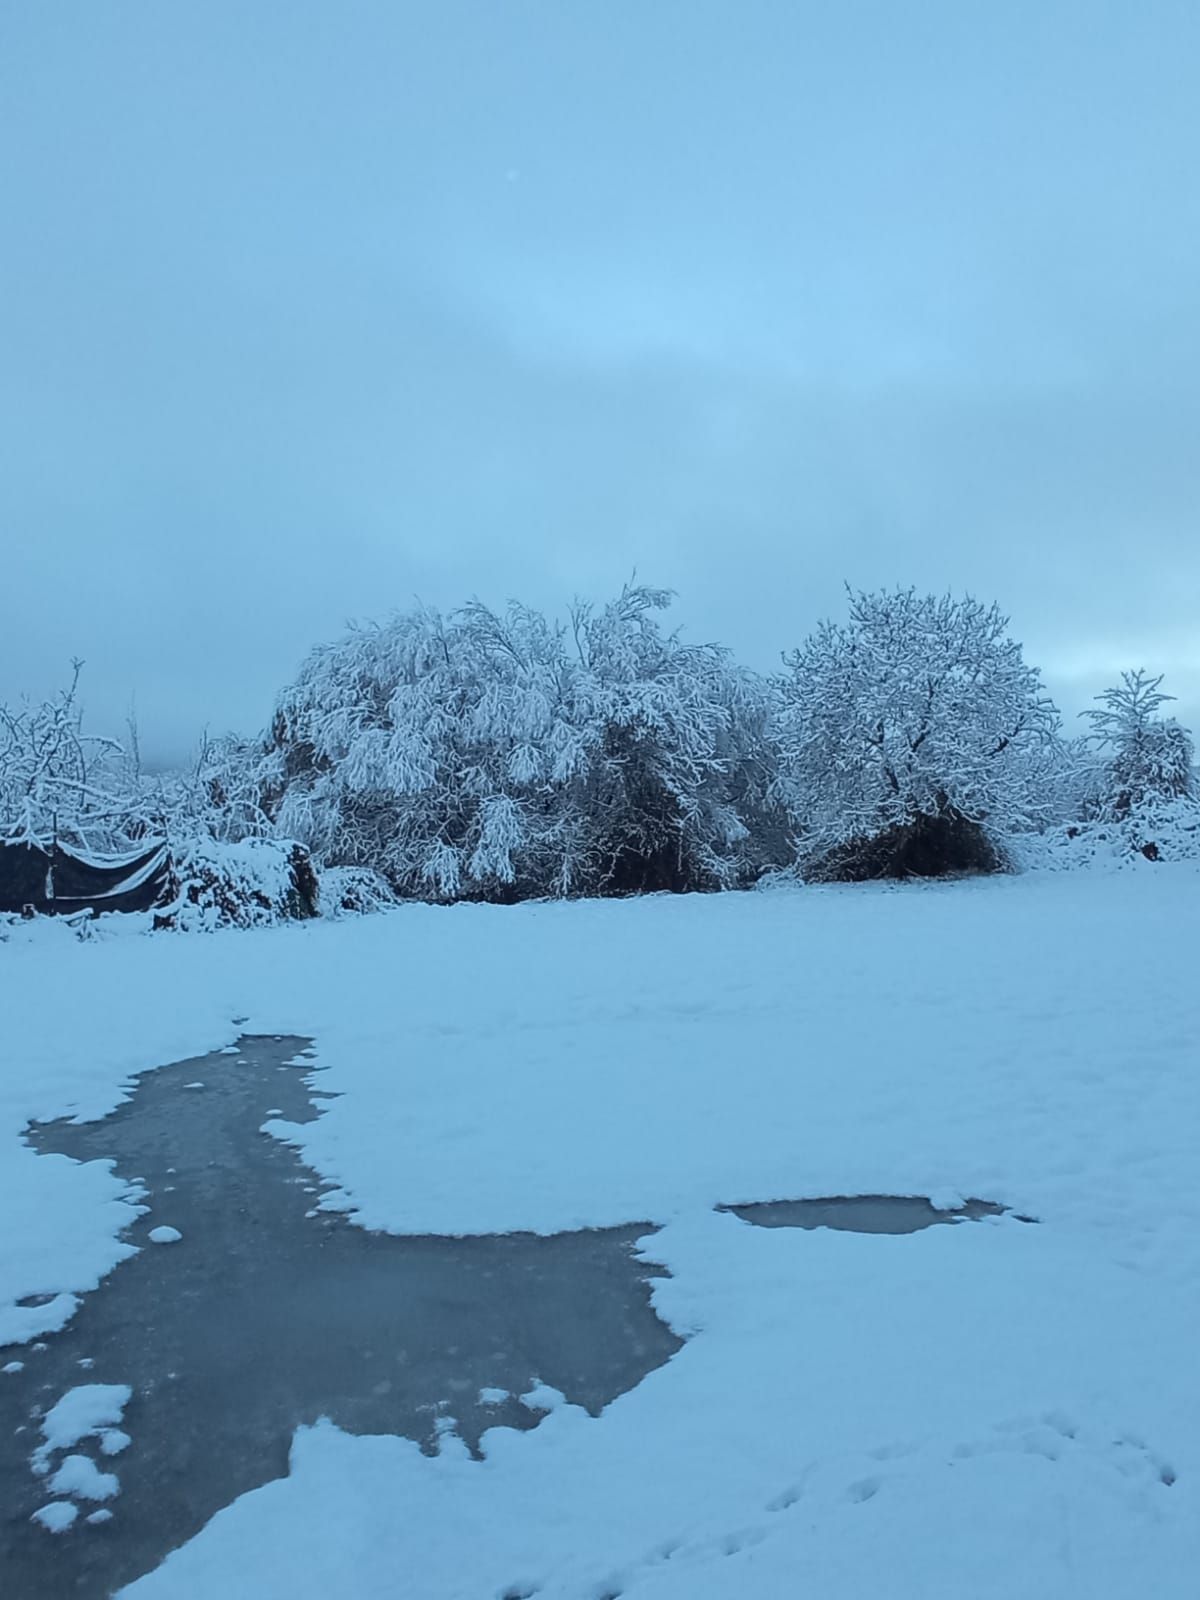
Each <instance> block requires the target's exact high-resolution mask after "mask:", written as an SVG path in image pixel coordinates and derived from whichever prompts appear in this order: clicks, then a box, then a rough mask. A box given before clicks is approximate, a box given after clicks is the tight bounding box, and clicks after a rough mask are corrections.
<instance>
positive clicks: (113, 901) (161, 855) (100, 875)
mask: <svg viewBox="0 0 1200 1600" xmlns="http://www.w3.org/2000/svg"><path fill="white" fill-rule="evenodd" d="M170 864H171V863H170V855H169V852H168V850H167V846H166V845H165V844H164V843H163V841H162V840H161V839H156V840H154V841H153V842H152V843H150V844H143V845H139V846H138V848H137V849H136V850H134V851H130V852H126V853H125V854H124V855H119V856H97V855H88V854H85V853H84V852H83V851H80V850H71V849H68V847H67V846H66V845H63V844H55V845H53V846H52V847H51V848H50V849H48V850H44V849H42V847H41V846H40V845H36V844H0V911H23V910H24V908H25V907H26V906H32V907H33V909H34V910H35V911H43V912H46V911H50V912H58V913H60V914H61V913H64V912H71V911H149V910H150V908H151V907H152V906H154V905H157V904H158V902H159V900H160V899H161V898H162V896H163V894H164V892H165V891H166V888H167V879H168V874H169V871H170Z"/></svg>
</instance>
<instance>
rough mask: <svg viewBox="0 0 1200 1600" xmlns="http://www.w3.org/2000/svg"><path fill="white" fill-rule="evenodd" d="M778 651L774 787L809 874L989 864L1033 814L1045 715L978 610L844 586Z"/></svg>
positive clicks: (1022, 670)
mask: <svg viewBox="0 0 1200 1600" xmlns="http://www.w3.org/2000/svg"><path fill="white" fill-rule="evenodd" d="M848 592H849V601H850V616H849V621H848V622H846V623H835V622H830V621H826V622H823V623H822V624H821V625H820V626H819V627H818V629H817V630H816V632H815V633H814V634H812V636H811V637H810V638H809V639H808V640H807V641H806V642H805V644H804V645H802V646H801V647H800V649H798V650H796V651H794V652H792V653H791V654H790V655H789V656H787V657H785V665H786V667H787V669H788V671H787V675H786V676H785V677H784V678H782V679H781V680H780V682H779V699H780V706H779V714H778V721H777V738H778V744H779V759H780V767H781V774H780V784H779V789H780V793H781V794H782V795H783V796H784V797H785V798H786V800H787V803H788V806H789V809H790V810H791V812H792V815H793V817H794V818H795V821H796V828H797V841H798V852H799V859H800V862H801V865H802V868H803V870H805V871H806V872H807V873H808V874H809V875H811V876H830V877H875V876H892V875H906V874H908V873H917V874H921V875H927V874H933V873H937V872H943V871H950V870H955V869H965V868H993V867H995V866H997V865H999V864H1000V860H1001V855H1002V851H1001V849H1000V845H1001V841H1002V838H1003V836H1004V835H1005V834H1006V833H1007V832H1009V831H1010V830H1013V829H1017V828H1023V827H1029V826H1031V825H1033V824H1034V823H1035V822H1036V821H1037V819H1038V818H1039V816H1040V815H1041V814H1042V813H1043V812H1044V810H1045V809H1046V799H1045V796H1044V794H1043V793H1042V792H1041V777H1042V773H1043V770H1044V766H1045V761H1046V755H1045V752H1046V750H1047V747H1048V745H1049V744H1050V742H1051V741H1053V740H1054V738H1055V737H1056V734H1057V729H1058V713H1057V711H1056V710H1055V708H1054V706H1053V704H1052V703H1051V702H1050V700H1049V699H1048V698H1047V697H1046V695H1045V694H1044V693H1043V691H1042V686H1041V682H1040V678H1039V675H1038V673H1037V671H1036V669H1034V668H1033V667H1030V666H1028V665H1027V664H1026V662H1025V660H1024V658H1023V656H1022V652H1021V647H1020V645H1019V644H1018V643H1016V641H1014V640H1013V639H1011V638H1010V637H1009V635H1008V620H1007V618H1006V617H1005V616H1004V615H1003V614H1002V613H1001V612H1000V611H999V609H998V608H997V607H996V606H994V605H990V606H989V605H984V604H982V603H981V602H979V601H977V600H974V599H971V598H969V597H968V598H964V599H955V598H954V597H952V596H950V595H943V596H934V595H922V594H918V593H917V592H916V591H915V590H914V589H898V590H894V591H879V592H876V593H862V592H859V591H855V590H850V591H848Z"/></svg>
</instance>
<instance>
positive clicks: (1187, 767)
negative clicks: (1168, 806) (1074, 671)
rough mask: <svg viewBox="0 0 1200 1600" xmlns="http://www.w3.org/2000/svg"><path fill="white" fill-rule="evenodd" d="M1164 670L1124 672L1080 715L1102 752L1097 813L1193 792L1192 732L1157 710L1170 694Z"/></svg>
mask: <svg viewBox="0 0 1200 1600" xmlns="http://www.w3.org/2000/svg"><path fill="white" fill-rule="evenodd" d="M1161 683H1162V675H1161V674H1160V675H1159V676H1158V677H1157V678H1152V677H1150V676H1149V674H1148V673H1146V672H1144V671H1142V670H1141V669H1140V668H1139V669H1138V670H1137V671H1136V672H1123V673H1122V674H1121V681H1120V683H1119V684H1118V685H1117V686H1116V687H1115V688H1112V689H1106V690H1105V691H1104V693H1103V694H1101V695H1097V697H1096V698H1097V699H1098V700H1099V701H1100V706H1099V707H1098V708H1097V709H1096V710H1093V711H1085V712H1084V713H1083V714H1084V716H1085V717H1087V719H1088V720H1089V721H1090V722H1091V724H1092V736H1091V737H1092V742H1093V743H1094V744H1095V746H1096V747H1097V748H1098V750H1099V752H1100V753H1101V755H1102V758H1103V760H1102V766H1101V774H1100V775H1101V778H1102V784H1101V790H1100V793H1099V795H1098V796H1097V798H1096V801H1095V814H1096V815H1097V816H1098V817H1100V818H1102V819H1107V820H1119V819H1121V818H1122V817H1125V816H1127V815H1128V814H1129V813H1130V812H1132V811H1138V810H1141V809H1143V808H1145V807H1146V806H1161V805H1162V804H1163V803H1164V802H1170V801H1173V800H1180V799H1187V798H1192V797H1194V796H1195V793H1196V780H1195V774H1194V771H1193V765H1192V764H1193V761H1194V759H1195V750H1194V748H1193V745H1192V740H1191V736H1190V734H1189V733H1188V732H1187V730H1186V729H1185V728H1182V727H1181V726H1180V725H1179V723H1178V722H1176V721H1175V719H1174V717H1161V716H1159V715H1158V713H1159V711H1160V709H1161V708H1162V707H1163V706H1164V705H1167V704H1168V703H1169V702H1170V701H1172V700H1173V699H1174V698H1175V697H1174V695H1169V694H1164V693H1163V692H1162V691H1161V689H1160V688H1159V685H1160V684H1161Z"/></svg>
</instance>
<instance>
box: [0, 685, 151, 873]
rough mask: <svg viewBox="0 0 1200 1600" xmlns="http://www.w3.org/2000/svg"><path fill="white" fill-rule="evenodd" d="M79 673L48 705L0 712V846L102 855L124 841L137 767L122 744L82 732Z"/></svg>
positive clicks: (6, 708)
mask: <svg viewBox="0 0 1200 1600" xmlns="http://www.w3.org/2000/svg"><path fill="white" fill-rule="evenodd" d="M82 668H83V663H82V662H81V661H75V662H73V663H72V675H71V681H70V683H69V684H68V686H67V687H66V688H65V689H62V690H60V692H59V693H58V694H56V695H55V696H54V697H53V698H52V699H50V700H46V701H43V702H41V703H40V704H35V703H34V702H32V701H28V700H25V701H22V702H20V703H19V704H18V705H17V706H15V707H12V706H4V705H0V840H7V841H21V840H25V841H29V842H34V843H43V844H45V843H49V842H50V841H51V840H53V839H54V838H56V837H57V838H60V839H62V840H63V841H64V842H67V843H70V844H74V845H78V846H81V847H83V848H85V849H100V850H103V849H105V848H106V847H108V846H109V845H110V844H111V843H112V841H113V839H114V837H116V838H120V837H122V836H123V835H124V828H123V824H124V821H125V819H126V816H127V814H128V811H129V806H130V800H131V797H132V795H133V793H134V790H135V788H136V771H135V766H134V763H133V761H132V758H131V757H130V756H128V755H127V754H126V751H125V749H124V748H123V746H122V745H121V743H120V741H118V740H116V739H110V738H105V737H103V736H100V735H95V734H87V733H84V731H83V711H82V708H81V706H80V703H79V677H80V673H81V671H82Z"/></svg>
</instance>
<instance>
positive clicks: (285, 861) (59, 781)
mask: <svg viewBox="0 0 1200 1600" xmlns="http://www.w3.org/2000/svg"><path fill="white" fill-rule="evenodd" d="M81 665H82V664H81V663H79V662H76V663H74V669H73V675H72V679H71V683H70V685H69V686H68V687H67V688H66V689H64V690H63V691H61V692H60V693H59V694H58V695H56V696H55V697H54V698H53V699H52V700H48V701H46V702H44V703H43V704H40V705H35V704H32V703H30V702H23V703H21V704H20V705H19V706H18V707H17V708H16V709H15V710H13V709H11V708H9V707H0V841H4V842H14V843H15V842H22V841H27V842H30V843H36V844H39V845H41V846H42V847H43V848H49V847H50V845H51V844H52V843H53V842H54V841H55V840H57V841H58V842H60V843H62V844H64V845H68V846H71V847H73V848H76V849H80V850H83V851H84V852H89V853H96V854H100V855H106V854H110V853H115V854H121V853H124V852H127V851H128V850H129V849H130V848H131V847H136V846H137V845H138V844H139V843H140V842H142V841H145V840H147V839H165V840H166V841H167V843H168V845H169V847H170V857H171V863H172V867H171V874H172V876H171V882H170V889H169V892H168V903H166V904H164V905H162V906H160V907H159V910H158V914H157V921H158V925H159V926H162V927H182V928H199V927H216V926H228V925H235V926H241V927H247V926H251V925H256V924H261V923H265V922H271V921H276V920H279V919H282V918H285V917H297V916H300V917H303V916H311V915H315V911H316V904H317V884H316V878H315V876H314V872H313V868H312V865H311V863H310V861H309V858H308V854H307V852H306V851H305V850H304V849H303V847H302V846H300V845H298V844H297V843H295V842H294V841H292V840H284V839H280V838H279V837H278V836H277V830H276V829H275V828H274V825H273V824H272V823H271V821H270V820H269V818H268V817H267V816H266V814H265V812H264V811H263V809H262V806H261V803H260V799H261V796H260V788H259V780H258V775H257V772H256V767H257V765H258V762H259V760H260V758H261V745H260V744H254V745H251V744H247V743H245V742H244V741H241V740H237V739H232V738H228V739H222V740H217V741H210V740H208V739H205V740H204V741H203V743H202V746H201V750H200V754H199V757H198V759H197V761H196V763H195V765H194V767H193V768H192V769H191V770H190V771H188V772H184V773H171V774H166V775H159V776H155V777H147V776H145V775H144V774H143V773H142V771H141V766H140V760H139V756H138V750H137V730H136V726H133V725H131V727H130V729H129V736H128V739H127V740H126V741H125V742H122V741H121V740H118V739H113V738H109V737H102V736H95V735H90V734H85V733H84V731H83V718H82V711H81V708H80V704H79V677H80V669H81ZM267 835H276V836H275V837H271V838H268V837H266V836H267Z"/></svg>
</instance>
